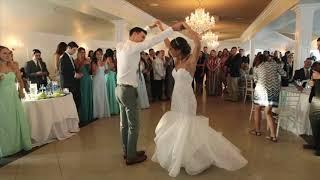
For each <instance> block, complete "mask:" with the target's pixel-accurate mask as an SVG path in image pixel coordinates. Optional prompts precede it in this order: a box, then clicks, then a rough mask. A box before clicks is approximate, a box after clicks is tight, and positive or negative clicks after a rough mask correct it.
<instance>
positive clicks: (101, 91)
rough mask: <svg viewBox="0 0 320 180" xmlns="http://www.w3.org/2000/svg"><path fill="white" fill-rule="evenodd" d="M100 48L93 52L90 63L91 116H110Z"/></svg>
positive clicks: (103, 63)
mask: <svg viewBox="0 0 320 180" xmlns="http://www.w3.org/2000/svg"><path fill="white" fill-rule="evenodd" d="M102 53H103V51H102V49H97V50H96V51H95V52H94V55H93V60H92V62H91V64H92V74H93V117H94V118H95V119H97V118H105V117H110V108H109V107H110V106H109V99H108V89H107V85H106V79H105V72H106V69H107V68H106V66H105V65H106V62H105V61H103V54H102Z"/></svg>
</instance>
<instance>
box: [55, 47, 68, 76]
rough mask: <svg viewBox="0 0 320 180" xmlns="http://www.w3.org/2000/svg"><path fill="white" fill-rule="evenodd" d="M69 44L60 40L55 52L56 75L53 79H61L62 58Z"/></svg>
mask: <svg viewBox="0 0 320 180" xmlns="http://www.w3.org/2000/svg"><path fill="white" fill-rule="evenodd" d="M67 46H68V45H67V44H66V43H65V42H60V43H59V44H58V46H57V49H56V52H55V53H54V54H53V62H54V76H53V79H54V80H56V81H60V69H59V68H60V58H61V56H62V55H63V53H64V52H65V51H66V50H67Z"/></svg>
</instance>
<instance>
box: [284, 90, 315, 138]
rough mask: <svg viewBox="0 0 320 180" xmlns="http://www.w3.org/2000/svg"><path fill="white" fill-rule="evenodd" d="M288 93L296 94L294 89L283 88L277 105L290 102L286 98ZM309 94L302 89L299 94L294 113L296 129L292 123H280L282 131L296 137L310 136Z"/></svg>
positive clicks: (308, 91)
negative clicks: (286, 131)
mask: <svg viewBox="0 0 320 180" xmlns="http://www.w3.org/2000/svg"><path fill="white" fill-rule="evenodd" d="M288 92H298V90H297V88H296V87H283V88H282V89H281V92H280V102H279V104H283V102H282V101H285V102H286V101H290V99H289V98H290V97H287V94H288ZM298 93H299V92H298ZM309 94H310V90H308V89H307V90H306V89H304V90H303V91H302V92H301V93H300V99H299V102H298V106H297V111H296V121H297V122H296V127H295V126H294V124H293V123H292V121H283V122H281V123H280V127H281V128H282V129H286V130H288V131H290V132H292V133H294V134H296V135H301V134H306V135H312V130H311V125H310V121H309V107H310V103H309Z"/></svg>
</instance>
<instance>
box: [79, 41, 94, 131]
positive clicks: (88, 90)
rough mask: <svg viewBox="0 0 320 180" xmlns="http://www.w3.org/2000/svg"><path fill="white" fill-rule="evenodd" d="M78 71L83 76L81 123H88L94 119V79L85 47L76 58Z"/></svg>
mask: <svg viewBox="0 0 320 180" xmlns="http://www.w3.org/2000/svg"><path fill="white" fill-rule="evenodd" d="M75 64H76V67H77V71H78V72H79V73H81V74H82V75H83V76H82V78H81V79H80V99H81V100H80V102H81V104H80V112H79V119H80V125H81V126H82V125H85V124H88V123H89V122H91V121H92V120H93V93H92V79H91V75H90V60H89V59H88V58H86V50H85V49H84V48H83V47H80V48H79V49H78V54H77V59H76V60H75Z"/></svg>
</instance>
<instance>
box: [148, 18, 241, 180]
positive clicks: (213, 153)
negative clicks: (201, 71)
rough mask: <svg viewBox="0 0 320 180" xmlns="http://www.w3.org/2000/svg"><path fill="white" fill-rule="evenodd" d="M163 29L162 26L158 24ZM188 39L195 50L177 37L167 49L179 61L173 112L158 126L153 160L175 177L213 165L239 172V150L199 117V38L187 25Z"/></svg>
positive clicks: (205, 118)
mask: <svg viewBox="0 0 320 180" xmlns="http://www.w3.org/2000/svg"><path fill="white" fill-rule="evenodd" d="M157 25H158V27H159V28H160V29H161V30H163V27H162V24H161V23H160V22H157ZM183 26H184V28H185V29H186V33H187V36H188V37H189V38H190V39H192V40H193V42H194V45H195V46H194V49H193V51H192V53H191V47H190V45H189V44H188V42H187V41H186V40H185V39H184V38H182V37H177V38H175V39H173V40H172V41H171V42H170V41H169V40H168V39H166V40H165V43H166V46H167V47H169V51H170V53H171V55H172V56H173V57H175V58H176V62H175V65H176V66H175V69H174V70H173V72H172V75H173V77H174V79H175V85H174V90H173V94H172V102H171V110H170V111H168V112H166V113H165V114H164V115H163V116H162V118H161V119H160V122H159V123H158V125H157V127H156V130H155V133H156V137H155V139H154V141H155V144H156V148H155V152H154V155H153V157H152V161H154V162H158V163H159V164H160V165H161V166H162V167H163V168H165V169H167V170H168V171H169V176H172V177H176V176H177V175H178V174H179V172H180V168H181V167H183V168H185V170H186V172H187V173H188V174H190V175H195V174H198V173H201V172H202V171H204V170H205V169H207V168H209V167H210V166H211V165H215V166H218V167H220V168H224V169H227V170H230V171H232V170H237V169H240V168H242V167H243V166H245V165H246V164H247V160H246V159H245V158H244V157H242V155H241V154H240V150H239V149H238V148H237V147H236V146H234V145H233V144H232V143H230V142H229V141H228V140H227V139H226V138H225V137H223V136H222V135H221V133H218V132H217V131H215V130H214V129H212V128H211V127H210V126H209V119H208V118H207V117H204V116H197V115H196V110H197V102H196V98H195V96H194V93H193V90H192V87H191V83H192V80H193V75H194V72H195V69H196V65H197V60H198V57H199V53H200V48H201V44H200V39H199V36H198V34H197V33H196V32H194V31H193V30H191V28H190V27H189V26H188V25H187V24H186V23H184V24H183Z"/></svg>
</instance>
